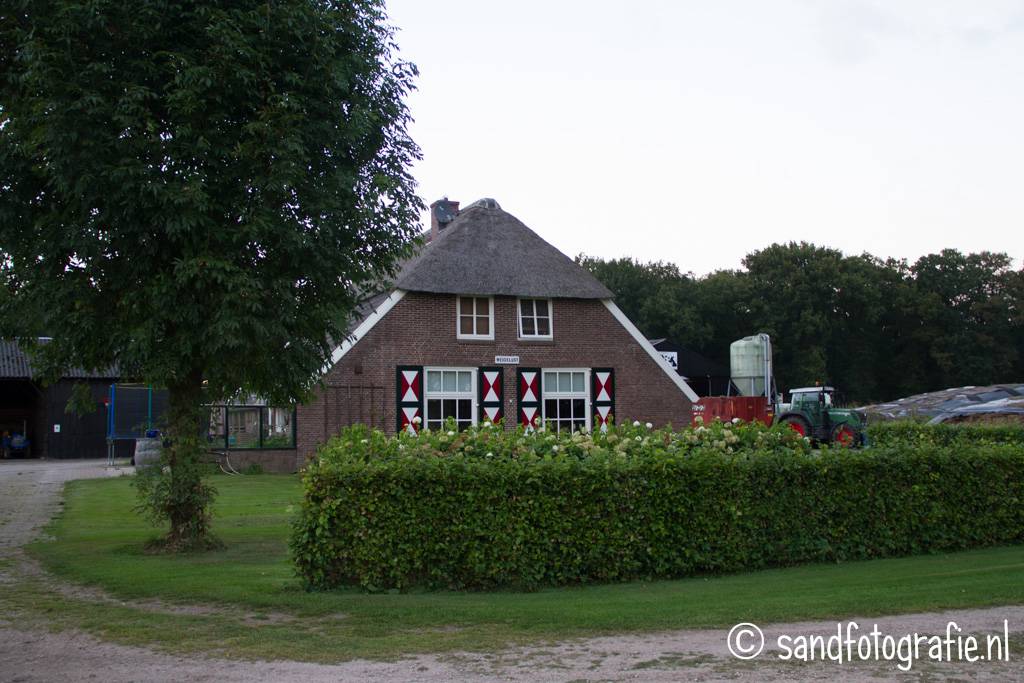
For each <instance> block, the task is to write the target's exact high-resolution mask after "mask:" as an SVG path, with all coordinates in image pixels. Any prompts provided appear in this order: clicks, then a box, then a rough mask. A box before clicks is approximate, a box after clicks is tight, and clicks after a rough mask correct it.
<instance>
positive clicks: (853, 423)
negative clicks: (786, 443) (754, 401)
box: [775, 387, 867, 448]
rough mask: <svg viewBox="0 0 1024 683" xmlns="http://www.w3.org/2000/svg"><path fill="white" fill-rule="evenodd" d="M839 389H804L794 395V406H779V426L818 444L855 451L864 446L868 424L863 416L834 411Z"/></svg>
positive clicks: (838, 409) (791, 404) (850, 412)
mask: <svg viewBox="0 0 1024 683" xmlns="http://www.w3.org/2000/svg"><path fill="white" fill-rule="evenodd" d="M835 393H836V392H835V389H833V388H832V387H804V388H802V389H793V390H792V391H791V392H790V399H791V401H790V403H783V404H781V405H779V407H778V410H777V411H776V417H775V422H776V424H786V425H789V426H790V428H791V429H792V430H793V431H795V432H797V433H798V434H800V435H801V436H806V437H808V438H810V439H811V441H813V442H815V443H831V444H835V445H837V446H844V447H847V448H852V447H854V446H862V445H863V444H864V434H865V431H866V427H867V425H866V424H865V421H864V418H863V417H862V416H861V415H860V413H858V412H856V411H854V410H849V409H846V408H834V407H833V404H834V402H835V401H834V399H835Z"/></svg>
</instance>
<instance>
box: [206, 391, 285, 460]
mask: <svg viewBox="0 0 1024 683" xmlns="http://www.w3.org/2000/svg"><path fill="white" fill-rule="evenodd" d="M250 400H251V399H250ZM209 410H210V420H209V426H208V428H207V435H206V440H207V442H208V443H209V445H210V447H211V448H226V449H229V450H234V449H276V448H287V449H292V448H295V408H294V407H287V408H285V407H275V406H266V405H255V404H245V405H211V406H209Z"/></svg>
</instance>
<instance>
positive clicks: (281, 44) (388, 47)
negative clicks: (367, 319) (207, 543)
mask: <svg viewBox="0 0 1024 683" xmlns="http://www.w3.org/2000/svg"><path fill="white" fill-rule="evenodd" d="M382 6H383V2H382V1H381V0H346V1H345V2H330V1H325V0H276V1H275V2H273V3H269V2H256V1H255V0H253V1H244V0H242V1H239V0H234V1H223V2H218V1H207V2H198V3H178V2H171V1H165V0H139V1H138V2H130V3H126V2H119V1H116V0H109V1H107V0H97V1H96V2H89V3H81V2H75V1H74V0H47V1H45V2H44V1H42V0H40V1H34V0H27V1H25V0H22V1H19V0H15V1H14V2H13V3H6V4H5V5H4V7H3V8H2V9H0V107H2V109H0V257H2V266H0V268H2V278H3V283H4V285H5V286H6V293H5V296H3V297H0V306H2V310H0V320H2V321H16V320H23V321H24V320H26V319H28V318H29V317H31V319H32V320H33V321H34V323H35V324H34V325H33V326H32V327H33V329H39V330H43V331H45V332H46V333H47V334H49V335H50V336H52V337H53V342H52V343H50V344H47V345H45V346H44V347H42V348H40V349H39V350H38V359H37V362H38V363H40V365H41V366H42V365H45V366H46V367H47V368H51V369H56V368H61V367H67V366H80V367H87V368H96V367H106V366H109V365H111V364H114V363H116V364H119V365H120V367H121V368H122V369H124V370H125V371H126V372H134V373H137V374H138V375H139V376H140V377H141V378H143V379H145V380H146V381H149V382H153V383H157V384H159V385H162V386H165V387H167V389H168V390H169V392H170V409H169V420H170V424H169V426H168V430H169V432H170V437H171V439H172V446H171V448H170V449H169V453H168V461H169V465H170V468H169V469H170V472H171V477H170V479H169V480H168V482H167V483H166V484H165V485H164V493H165V494H167V495H166V496H165V497H164V502H165V507H164V510H163V512H164V513H165V514H166V515H167V516H168V517H169V518H170V523H171V531H170V536H169V537H168V538H169V540H170V541H171V542H172V544H174V545H178V546H181V545H192V544H194V542H196V541H197V540H199V539H201V538H202V537H203V536H204V535H205V534H206V531H207V522H208V516H207V512H208V511H207V507H208V503H209V500H210V495H209V493H210V491H209V489H208V488H206V487H205V485H204V484H203V483H202V481H201V480H200V479H199V477H198V476H197V475H196V468H194V467H191V464H192V463H194V462H195V459H196V457H197V453H198V452H199V449H200V447H201V444H200V443H199V438H198V434H199V433H200V430H201V422H202V413H201V409H200V408H199V407H200V406H201V405H202V404H203V403H204V402H205V401H211V400H219V399H222V398H225V397H229V396H231V395H234V394H236V393H237V392H240V391H242V392H254V393H257V394H260V395H263V396H266V397H267V398H270V399H274V400H280V401H287V400H294V399H297V398H299V397H301V396H303V395H305V393H306V392H308V390H310V388H311V387H312V386H313V383H314V382H315V379H316V377H317V373H318V371H319V370H320V369H321V368H322V367H323V365H324V363H325V360H326V359H327V357H328V355H329V353H330V350H331V349H330V343H331V340H332V339H339V338H341V337H342V336H343V335H344V333H345V327H346V323H347V320H348V317H349V314H350V311H351V310H352V308H353V306H354V304H355V303H356V301H357V298H358V296H359V292H360V291H363V290H365V288H366V287H367V286H369V283H372V282H375V281H378V280H380V279H381V278H384V277H387V276H388V275H389V274H390V273H391V272H392V271H393V268H394V264H395V262H396V259H399V258H400V257H401V256H402V255H403V254H405V253H406V251H407V249H408V246H409V244H410V241H411V240H412V239H413V237H414V234H415V229H416V226H417V222H418V216H419V214H420V212H421V210H422V205H421V202H420V200H419V199H418V198H417V197H416V195H415V193H414V189H415V188H414V182H413V180H412V178H411V176H410V174H409V171H408V169H409V166H410V163H411V162H412V161H413V160H414V159H416V158H418V156H419V150H418V149H417V147H416V145H415V144H414V143H413V142H412V140H411V139H410V138H409V136H408V134H407V124H408V122H409V115H408V111H407V109H406V107H405V105H404V97H405V95H406V94H407V93H408V91H409V90H410V88H411V87H412V80H413V78H414V77H415V68H414V67H413V66H412V65H410V64H407V63H403V62H401V61H399V60H398V58H397V56H396V54H395V46H394V44H393V40H392V38H393V30H392V29H391V28H390V27H389V26H388V25H387V23H386V18H385V16H384V12H383V7H382Z"/></svg>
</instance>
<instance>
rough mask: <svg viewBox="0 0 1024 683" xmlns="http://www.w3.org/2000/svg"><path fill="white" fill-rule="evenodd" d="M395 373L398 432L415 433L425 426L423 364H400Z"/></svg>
mask: <svg viewBox="0 0 1024 683" xmlns="http://www.w3.org/2000/svg"><path fill="white" fill-rule="evenodd" d="M395 374H396V375H397V377H396V382H395V389H396V392H397V393H396V398H397V405H396V411H395V412H396V413H397V422H398V433H401V432H408V433H409V434H415V433H417V432H418V431H419V430H420V427H422V426H423V421H424V419H425V418H424V416H423V366H420V365H399V366H398V367H397V368H396V370H395Z"/></svg>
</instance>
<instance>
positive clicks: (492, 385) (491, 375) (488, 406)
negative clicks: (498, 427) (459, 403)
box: [476, 368, 505, 424]
mask: <svg viewBox="0 0 1024 683" xmlns="http://www.w3.org/2000/svg"><path fill="white" fill-rule="evenodd" d="M478 372H479V377H477V383H476V385H477V387H479V389H478V390H479V393H480V396H479V400H478V403H479V405H480V415H479V416H478V420H477V421H478V422H479V423H480V424H483V423H484V421H485V420H489V421H491V422H493V423H495V424H497V422H498V421H499V420H500V419H501V418H502V417H504V414H503V411H502V406H503V405H504V400H505V381H504V374H503V370H502V369H501V368H480V369H479V370H478Z"/></svg>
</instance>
